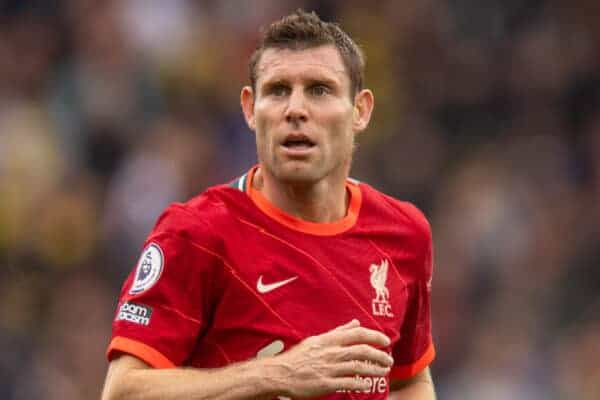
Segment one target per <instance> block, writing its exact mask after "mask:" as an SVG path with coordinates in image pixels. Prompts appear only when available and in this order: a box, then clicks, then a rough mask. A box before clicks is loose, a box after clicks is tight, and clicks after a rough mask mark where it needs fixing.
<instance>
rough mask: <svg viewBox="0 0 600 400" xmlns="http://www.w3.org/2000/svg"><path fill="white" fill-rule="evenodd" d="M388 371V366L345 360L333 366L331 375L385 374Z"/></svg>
mask: <svg viewBox="0 0 600 400" xmlns="http://www.w3.org/2000/svg"><path fill="white" fill-rule="evenodd" d="M389 372H390V368H389V367H383V366H381V365H378V364H372V363H368V362H364V361H358V360H352V361H345V362H343V363H339V364H337V365H335V367H334V368H333V376H353V375H360V376H386V375H387V374H388V373H389Z"/></svg>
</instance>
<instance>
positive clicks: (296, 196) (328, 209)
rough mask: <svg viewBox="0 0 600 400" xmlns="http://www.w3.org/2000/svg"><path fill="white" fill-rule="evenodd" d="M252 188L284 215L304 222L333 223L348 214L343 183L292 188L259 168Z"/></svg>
mask: <svg viewBox="0 0 600 400" xmlns="http://www.w3.org/2000/svg"><path fill="white" fill-rule="evenodd" d="M251 185H252V188H253V189H254V190H256V191H258V192H259V193H260V194H262V196H263V197H265V198H266V199H267V200H268V201H269V202H270V203H271V204H273V206H275V207H276V208H278V209H279V210H281V211H283V212H284V213H285V214H288V215H290V216H293V217H295V218H298V219H301V220H304V221H307V222H312V223H331V222H336V221H339V220H341V219H343V218H344V217H345V216H346V215H347V212H348V206H349V203H350V194H349V193H348V190H346V185H345V181H344V182H340V184H338V185H330V184H328V182H325V181H322V182H318V183H316V184H311V185H308V184H302V185H294V184H288V183H284V182H280V181H277V179H275V178H274V177H270V176H268V175H267V174H266V173H264V172H263V170H262V168H258V169H257V171H256V173H255V175H254V177H253V179H252V182H251Z"/></svg>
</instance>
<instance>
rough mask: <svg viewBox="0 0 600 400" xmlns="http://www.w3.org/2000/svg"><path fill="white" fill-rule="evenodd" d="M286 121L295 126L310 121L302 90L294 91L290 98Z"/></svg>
mask: <svg viewBox="0 0 600 400" xmlns="http://www.w3.org/2000/svg"><path fill="white" fill-rule="evenodd" d="M285 120H286V121H287V122H289V123H293V124H297V123H299V122H306V121H307V120H308V111H307V109H306V103H305V98H304V93H302V90H297V89H294V90H292V93H291V94H290V96H289V97H288V104H287V108H286V110H285Z"/></svg>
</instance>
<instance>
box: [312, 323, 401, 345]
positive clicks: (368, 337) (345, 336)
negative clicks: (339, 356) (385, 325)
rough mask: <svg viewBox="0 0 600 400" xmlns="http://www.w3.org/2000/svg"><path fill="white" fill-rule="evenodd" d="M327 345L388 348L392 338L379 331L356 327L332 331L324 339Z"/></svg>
mask: <svg viewBox="0 0 600 400" xmlns="http://www.w3.org/2000/svg"><path fill="white" fill-rule="evenodd" d="M323 339H324V341H325V344H330V345H338V346H349V345H353V344H370V345H373V346H379V347H387V346H389V344H390V342H391V341H390V338H389V337H387V336H386V335H384V334H383V333H381V332H379V331H375V330H373V329H368V328H364V327H360V326H358V327H354V328H349V329H345V330H341V331H336V330H334V331H330V332H328V333H327V334H325V335H324V337H323Z"/></svg>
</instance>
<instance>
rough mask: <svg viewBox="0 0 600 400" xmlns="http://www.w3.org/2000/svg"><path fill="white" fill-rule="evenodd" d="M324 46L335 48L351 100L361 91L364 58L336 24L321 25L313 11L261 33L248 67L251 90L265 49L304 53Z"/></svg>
mask: <svg viewBox="0 0 600 400" xmlns="http://www.w3.org/2000/svg"><path fill="white" fill-rule="evenodd" d="M325 45H333V46H335V47H336V48H337V50H338V52H339V53H340V56H341V57H342V60H343V62H344V66H345V67H346V71H347V72H348V76H349V77H350V92H351V94H352V96H354V95H355V94H356V93H357V92H358V91H360V90H362V88H363V81H364V69H365V58H364V55H363V53H362V51H361V50H360V48H359V47H358V46H357V45H356V43H354V41H353V40H352V39H351V38H350V36H349V35H348V34H347V33H346V32H344V31H343V30H342V29H341V28H340V26H339V25H338V24H336V23H333V22H324V21H323V20H321V18H319V16H318V15H317V14H316V13H315V12H314V11H313V12H310V13H308V12H306V11H304V10H302V9H298V10H296V12H294V13H292V14H290V15H288V16H285V17H283V18H281V19H280V20H278V21H275V22H273V23H272V24H271V25H269V26H268V28H267V29H266V30H264V31H263V34H262V38H261V41H260V43H259V45H258V47H257V48H256V50H255V51H254V53H253V54H252V57H251V58H250V63H249V68H250V84H251V85H252V90H255V89H256V81H257V79H258V77H257V71H256V69H257V67H258V63H259V62H260V57H261V55H262V53H263V52H264V51H265V50H266V49H269V48H276V49H291V50H304V49H308V48H312V47H319V46H325Z"/></svg>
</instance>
